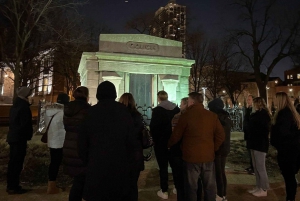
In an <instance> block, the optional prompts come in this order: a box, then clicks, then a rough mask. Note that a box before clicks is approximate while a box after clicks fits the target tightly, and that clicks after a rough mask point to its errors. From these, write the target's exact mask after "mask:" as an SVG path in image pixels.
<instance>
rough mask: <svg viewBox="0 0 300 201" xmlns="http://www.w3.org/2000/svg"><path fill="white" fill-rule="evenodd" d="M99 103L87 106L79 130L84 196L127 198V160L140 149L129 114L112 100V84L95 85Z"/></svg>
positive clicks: (94, 199)
mask: <svg viewBox="0 0 300 201" xmlns="http://www.w3.org/2000/svg"><path fill="white" fill-rule="evenodd" d="M96 97H97V99H98V103H97V104H96V105H94V106H92V107H91V109H89V111H88V114H87V115H86V118H85V119H84V121H83V123H82V125H81V126H80V131H79V141H78V146H79V147H78V148H79V156H80V157H81V159H82V160H83V161H84V163H85V164H86V165H87V170H86V179H85V185H84V192H83V199H85V200H86V201H99V200H101V201H111V200H114V201H123V200H129V198H128V196H129V189H130V159H131V158H132V157H133V154H134V153H135V151H137V150H139V148H140V146H139V143H138V140H137V139H135V138H134V136H133V135H132V133H133V132H134V125H133V121H132V117H131V115H130V113H129V111H128V109H127V108H126V106H125V105H123V104H121V103H118V102H116V101H115V99H116V97H117V93H116V88H115V86H114V85H113V84H112V83H111V82H109V81H104V82H102V83H100V84H99V86H98V88H97V95H96Z"/></svg>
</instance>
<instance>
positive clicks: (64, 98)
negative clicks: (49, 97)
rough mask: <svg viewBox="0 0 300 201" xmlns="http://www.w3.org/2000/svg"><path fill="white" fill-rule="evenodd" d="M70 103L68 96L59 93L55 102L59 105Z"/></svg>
mask: <svg viewBox="0 0 300 201" xmlns="http://www.w3.org/2000/svg"><path fill="white" fill-rule="evenodd" d="M69 101H70V97H69V96H68V94H65V93H60V94H58V96H57V99H56V102H57V103H60V104H64V105H65V104H68V103H69Z"/></svg>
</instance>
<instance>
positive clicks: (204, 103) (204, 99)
mask: <svg viewBox="0 0 300 201" xmlns="http://www.w3.org/2000/svg"><path fill="white" fill-rule="evenodd" d="M206 89H207V87H202V90H203V105H204V107H206V106H207V104H206V98H205V90H206Z"/></svg>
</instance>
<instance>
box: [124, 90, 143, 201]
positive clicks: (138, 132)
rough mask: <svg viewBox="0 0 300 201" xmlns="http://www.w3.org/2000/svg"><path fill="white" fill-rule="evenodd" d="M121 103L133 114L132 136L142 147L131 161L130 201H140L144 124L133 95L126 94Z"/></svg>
mask: <svg viewBox="0 0 300 201" xmlns="http://www.w3.org/2000/svg"><path fill="white" fill-rule="evenodd" d="M119 102H120V103H122V104H124V105H125V106H126V107H127V108H128V110H129V112H130V114H131V117H132V119H133V123H134V132H133V133H132V135H133V136H134V137H135V138H136V139H137V140H138V142H139V145H140V146H139V149H138V150H137V151H136V152H135V153H134V155H133V158H132V159H131V160H130V164H131V167H130V201H138V186H137V182H138V179H139V176H140V172H141V171H143V170H144V169H145V166H144V157H143V146H142V137H143V133H142V130H143V128H144V124H143V121H142V116H141V114H140V113H139V112H138V110H137V109H136V106H135V100H134V98H133V96H132V94H131V93H124V94H123V95H122V96H121V97H120V99H119Z"/></svg>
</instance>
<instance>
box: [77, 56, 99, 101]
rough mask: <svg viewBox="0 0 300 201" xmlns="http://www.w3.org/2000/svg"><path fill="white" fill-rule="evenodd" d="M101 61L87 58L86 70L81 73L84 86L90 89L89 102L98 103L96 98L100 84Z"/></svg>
mask: <svg viewBox="0 0 300 201" xmlns="http://www.w3.org/2000/svg"><path fill="white" fill-rule="evenodd" d="M98 69H99V63H98V61H97V60H87V62H86V69H85V72H82V74H81V75H80V82H81V85H82V86H86V87H87V88H88V89H89V103H91V104H92V105H95V104H97V102H98V100H97V98H96V93H97V87H98V85H99V71H98Z"/></svg>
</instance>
